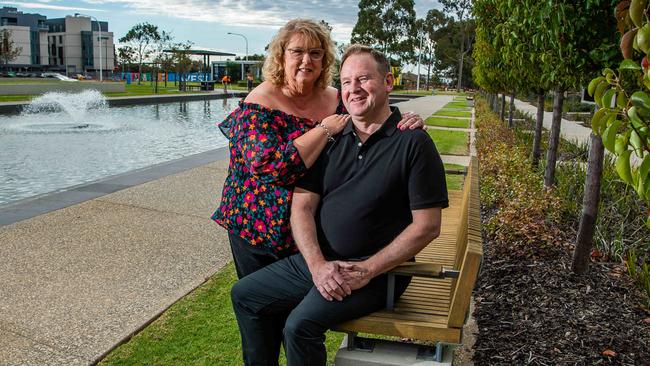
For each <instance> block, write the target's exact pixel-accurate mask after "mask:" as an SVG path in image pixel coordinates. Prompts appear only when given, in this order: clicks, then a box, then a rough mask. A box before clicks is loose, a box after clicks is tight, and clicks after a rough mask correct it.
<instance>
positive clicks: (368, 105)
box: [341, 53, 393, 117]
mask: <svg viewBox="0 0 650 366" xmlns="http://www.w3.org/2000/svg"><path fill="white" fill-rule="evenodd" d="M392 89H393V75H392V74H391V73H387V74H385V75H384V74H382V73H380V72H379V70H378V68H377V62H376V61H375V59H374V58H373V57H372V56H371V55H369V54H363V53H362V54H355V55H351V56H349V57H348V58H347V59H346V60H345V63H344V64H343V66H342V67H341V94H342V97H343V104H345V108H346V109H347V110H348V113H349V114H350V115H351V116H352V117H362V116H365V115H367V114H369V113H370V114H371V113H375V112H376V111H377V110H378V109H377V108H381V107H383V106H384V105H385V104H387V103H388V93H389V92H390V91H391V90H392Z"/></svg>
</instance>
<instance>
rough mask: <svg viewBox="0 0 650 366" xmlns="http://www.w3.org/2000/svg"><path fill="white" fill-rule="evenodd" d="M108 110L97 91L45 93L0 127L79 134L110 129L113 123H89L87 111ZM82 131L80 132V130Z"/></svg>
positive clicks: (99, 111)
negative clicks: (12, 119)
mask: <svg viewBox="0 0 650 366" xmlns="http://www.w3.org/2000/svg"><path fill="white" fill-rule="evenodd" d="M107 109H108V104H107V103H106V98H105V97H104V96H103V95H102V93H100V92H99V91H97V90H86V91H83V92H81V93H60V92H51V93H46V94H44V95H42V96H39V97H37V98H35V99H33V100H32V102H31V103H30V104H29V105H28V106H27V107H25V108H24V109H23V112H22V113H21V115H20V117H18V118H16V119H15V120H14V121H13V122H9V123H6V124H3V125H2V126H0V129H4V130H14V131H19V132H20V133H79V132H91V131H110V130H112V129H115V128H118V125H117V124H115V123H110V122H108V124H106V122H107V121H104V123H103V124H102V123H97V122H96V121H95V119H92V120H93V122H89V118H88V117H89V112H93V114H95V115H101V114H103V113H105V112H106V111H107ZM82 130H83V131H82Z"/></svg>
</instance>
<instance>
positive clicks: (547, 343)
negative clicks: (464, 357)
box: [473, 211, 650, 366]
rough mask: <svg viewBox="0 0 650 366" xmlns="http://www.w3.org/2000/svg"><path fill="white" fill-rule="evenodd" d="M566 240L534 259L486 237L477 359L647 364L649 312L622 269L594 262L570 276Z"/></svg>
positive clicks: (477, 294)
mask: <svg viewBox="0 0 650 366" xmlns="http://www.w3.org/2000/svg"><path fill="white" fill-rule="evenodd" d="M489 214H490V213H488V212H485V211H484V212H483V215H484V220H485V216H486V215H489ZM484 237H485V235H484ZM564 240H566V246H565V247H564V248H557V250H554V251H553V253H552V255H548V256H546V257H545V258H536V259H531V258H525V257H522V256H521V255H518V254H514V253H513V254H512V255H509V254H508V252H507V250H505V251H504V250H503V248H507V247H508V246H509V244H508V243H499V242H494V241H491V240H489V239H487V240H484V246H483V249H484V261H483V267H482V270H481V273H480V276H479V280H478V283H477V288H476V290H475V300H476V308H475V311H474V317H475V318H476V322H477V325H478V328H479V331H478V334H477V335H476V343H475V344H474V356H473V361H474V363H475V364H476V365H596V364H602V365H645V366H650V312H649V310H648V308H647V307H646V306H647V304H646V303H645V302H644V301H645V300H644V298H643V297H642V294H641V292H640V291H639V289H638V288H637V287H636V285H635V284H634V283H633V282H632V281H631V279H630V278H629V276H628V275H627V273H626V269H625V267H624V266H623V265H622V264H620V263H603V262H595V263H591V264H590V268H589V271H588V273H587V274H586V275H582V276H579V275H576V274H574V273H573V272H572V271H571V251H570V250H568V249H570V236H567V238H566V239H564Z"/></svg>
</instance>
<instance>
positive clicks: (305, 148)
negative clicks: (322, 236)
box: [212, 19, 422, 278]
mask: <svg viewBox="0 0 650 366" xmlns="http://www.w3.org/2000/svg"><path fill="white" fill-rule="evenodd" d="M333 49H334V42H333V41H332V40H331V38H330V35H329V31H328V30H327V28H325V27H324V26H323V25H322V24H320V23H317V22H314V21H311V20H303V19H295V20H291V21H289V22H288V23H287V24H286V25H285V26H284V27H282V28H281V29H280V31H279V32H278V34H277V35H276V36H275V38H274V39H273V40H272V41H271V43H270V45H269V51H268V56H267V58H266V61H265V63H264V67H263V73H264V78H265V81H264V82H263V83H262V84H260V85H259V86H258V87H256V88H255V89H254V90H253V91H252V92H251V93H250V94H248V96H247V97H246V99H245V100H244V101H243V102H240V104H239V108H237V109H236V110H235V111H234V112H232V113H231V114H230V115H229V116H228V117H227V118H226V119H225V120H224V121H223V122H222V123H221V124H220V125H219V127H220V128H221V130H222V131H223V133H224V135H226V137H227V138H228V140H229V141H230V143H229V148H230V165H229V169H228V177H227V178H226V181H225V183H224V186H223V193H222V198H221V205H220V207H219V208H218V209H217V211H216V212H215V213H214V214H213V215H212V219H213V220H215V221H216V222H217V223H218V224H219V225H221V226H223V227H224V228H226V229H227V230H228V238H229V240H230V246H231V249H232V253H233V258H234V261H235V268H236V270H237V276H238V277H239V278H242V277H243V276H245V275H247V274H249V273H252V272H254V271H256V270H257V269H260V268H262V267H264V266H266V265H268V264H270V263H272V262H274V261H276V260H278V259H280V258H283V257H286V256H288V255H291V254H293V253H295V252H296V251H297V250H296V247H295V245H294V242H293V239H292V237H291V230H290V227H289V207H291V196H292V190H293V186H294V183H295V182H296V180H297V179H299V178H300V177H302V175H303V174H304V173H305V172H306V171H307V169H308V168H309V167H311V165H312V164H313V163H314V162H315V161H316V158H317V157H318V155H319V154H320V152H321V151H322V150H323V148H324V147H325V145H326V144H327V142H328V140H329V141H332V140H333V139H334V138H333V136H334V135H336V134H338V133H339V132H340V131H341V130H342V129H343V128H344V127H345V125H346V124H347V122H348V120H349V116H347V115H343V114H342V113H344V112H345V111H344V108H343V105H342V104H341V103H340V97H339V94H338V91H337V90H336V89H335V88H333V87H331V86H329V85H330V83H331V80H332V72H333V70H332V68H333V67H335V66H334V62H335V59H334V50H333ZM400 123H401V128H402V129H404V128H408V127H410V128H419V127H421V126H422V120H421V118H419V117H418V116H413V115H410V114H409V115H406V116H405V117H404V119H403V120H402V121H401V122H400Z"/></svg>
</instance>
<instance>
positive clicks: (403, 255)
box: [340, 207, 442, 290]
mask: <svg viewBox="0 0 650 366" xmlns="http://www.w3.org/2000/svg"><path fill="white" fill-rule="evenodd" d="M441 211H442V209H441V208H440V207H432V208H426V209H421V210H412V211H411V213H412V215H413V222H412V223H411V224H410V225H409V226H407V227H406V228H405V229H404V230H403V231H402V232H401V233H400V234H399V235H398V236H397V237H396V238H395V239H394V240H393V241H392V242H390V244H388V245H387V246H385V247H384V248H383V249H382V250H380V251H379V252H377V253H376V254H374V255H373V256H371V257H370V258H368V259H366V260H364V261H361V262H344V263H341V264H340V267H341V270H342V272H343V273H344V279H345V281H346V282H347V283H348V284H349V285H350V287H351V288H352V289H353V290H356V289H359V288H361V287H363V286H365V285H366V284H368V282H369V281H370V280H371V279H373V278H374V277H376V276H378V275H380V274H382V273H384V272H387V271H389V270H391V269H392V268H394V267H395V266H397V265H399V264H401V263H403V262H404V261H406V260H408V259H410V258H412V257H413V256H415V255H416V254H417V253H418V252H419V251H420V250H422V248H424V247H425V246H427V244H429V243H430V242H431V240H433V239H435V238H437V237H438V235H440V219H441Z"/></svg>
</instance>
